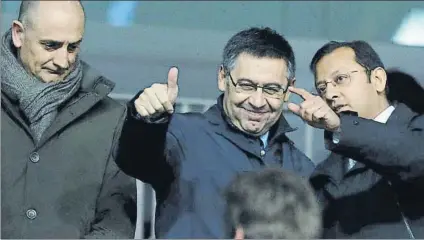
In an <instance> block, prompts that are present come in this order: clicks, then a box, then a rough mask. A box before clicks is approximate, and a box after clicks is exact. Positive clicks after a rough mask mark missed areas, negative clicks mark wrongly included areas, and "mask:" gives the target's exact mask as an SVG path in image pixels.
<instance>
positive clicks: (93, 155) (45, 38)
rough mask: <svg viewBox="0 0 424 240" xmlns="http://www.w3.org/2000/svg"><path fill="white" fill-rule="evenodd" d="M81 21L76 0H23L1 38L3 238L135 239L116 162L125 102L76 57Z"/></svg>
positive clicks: (132, 211) (127, 183)
mask: <svg viewBox="0 0 424 240" xmlns="http://www.w3.org/2000/svg"><path fill="white" fill-rule="evenodd" d="M84 25H85V15H84V10H83V7H82V5H81V3H80V2H79V1H39V2H38V1H24V2H22V4H21V8H20V13H19V20H16V21H13V23H12V27H11V29H10V30H9V31H8V32H7V33H6V34H5V35H4V36H3V37H2V43H1V44H2V45H1V50H2V54H1V87H2V89H1V100H2V101H1V107H2V108H1V121H2V131H1V135H2V136H1V137H2V142H1V157H2V159H1V160H2V163H1V164H2V166H1V223H2V225H1V237H2V238H133V237H134V230H135V222H136V219H135V218H136V217H135V216H136V201H135V197H136V196H135V195H136V183H135V180H134V179H133V178H130V177H128V176H126V175H125V174H123V173H122V172H121V171H120V170H119V169H118V168H117V166H116V165H115V163H114V160H113V159H114V157H115V146H116V142H117V140H118V138H119V136H120V133H121V128H122V123H123V121H124V118H125V116H126V109H125V107H124V106H122V105H120V104H119V103H117V102H115V101H114V100H112V99H110V98H109V97H107V95H108V94H109V93H110V92H111V91H112V89H113V87H114V83H112V82H110V81H109V80H107V79H105V78H104V77H102V76H101V75H99V74H98V73H97V72H96V71H95V70H93V69H92V68H90V67H89V66H88V65H87V64H86V63H84V62H82V61H81V60H80V59H79V58H78V52H79V45H80V43H81V41H82V38H83V34H84Z"/></svg>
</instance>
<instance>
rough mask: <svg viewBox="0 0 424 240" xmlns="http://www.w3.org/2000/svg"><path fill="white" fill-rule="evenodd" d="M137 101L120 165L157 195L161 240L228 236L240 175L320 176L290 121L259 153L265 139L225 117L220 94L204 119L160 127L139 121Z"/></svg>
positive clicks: (191, 117)
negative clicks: (228, 197) (230, 192)
mask: <svg viewBox="0 0 424 240" xmlns="http://www.w3.org/2000/svg"><path fill="white" fill-rule="evenodd" d="M133 101H134V99H133V100H132V101H130V102H129V104H128V107H129V111H128V112H129V114H128V116H127V119H126V122H125V123H124V127H123V130H122V135H121V138H120V143H119V144H120V145H119V151H118V156H117V158H116V163H117V164H118V166H119V167H120V168H121V169H122V170H123V171H124V172H125V173H127V174H128V175H130V176H132V177H135V178H137V179H140V180H141V181H143V182H146V183H149V184H151V185H152V187H153V188H154V190H155V191H156V197H157V208H156V223H155V226H156V229H155V231H156V237H158V238H228V237H229V236H228V235H226V234H227V226H225V221H224V211H225V204H224V200H223V197H222V190H223V188H224V187H225V186H226V185H227V184H228V183H229V182H230V180H232V179H233V178H234V177H235V175H236V174H237V173H240V172H243V171H251V170H256V169H261V168H264V167H275V166H277V167H281V168H283V169H286V170H289V171H293V172H296V173H298V174H299V175H301V176H304V177H309V175H310V174H311V173H312V171H313V170H314V164H313V163H312V161H311V160H310V159H309V158H307V157H306V156H305V155H304V154H303V153H302V152H300V151H299V150H298V149H297V148H296V147H295V146H294V144H293V142H291V141H290V140H289V139H288V138H287V137H286V135H285V133H287V132H289V131H294V130H295V129H293V128H291V127H290V126H289V125H288V123H287V121H286V120H285V119H284V117H281V119H280V120H279V122H278V124H276V125H275V126H274V127H273V128H272V129H271V131H270V135H269V140H268V145H267V147H266V148H265V154H262V155H261V150H262V147H261V141H260V139H259V138H254V137H251V136H248V135H246V134H244V133H243V132H241V131H239V130H237V129H236V128H235V127H234V126H233V125H232V124H231V123H230V121H228V120H227V118H226V117H225V115H224V112H223V108H222V96H221V97H220V98H218V104H216V105H214V106H212V107H211V108H210V109H209V110H208V111H207V112H206V113H204V114H201V113H185V114H173V115H172V116H170V119H169V121H168V122H167V123H161V124H152V123H150V124H149V123H145V122H143V121H141V120H138V119H137V118H136V117H135V116H136V115H135V114H136V112H135V109H134V103H133ZM262 153H263V151H262Z"/></svg>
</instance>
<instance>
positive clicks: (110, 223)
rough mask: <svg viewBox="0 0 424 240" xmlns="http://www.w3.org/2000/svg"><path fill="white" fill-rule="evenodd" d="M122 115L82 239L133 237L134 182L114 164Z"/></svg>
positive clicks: (135, 203)
mask: <svg viewBox="0 0 424 240" xmlns="http://www.w3.org/2000/svg"><path fill="white" fill-rule="evenodd" d="M125 114H126V111H124V113H123V116H122V118H121V121H120V123H119V124H118V126H117V129H116V130H115V134H114V137H113V138H114V139H113V143H112V144H113V145H112V148H111V153H110V156H109V159H108V162H107V165H106V169H105V173H104V176H103V182H102V187H101V189H100V194H99V196H98V198H97V202H96V209H95V218H94V221H93V222H92V223H91V226H90V228H89V231H88V234H86V236H85V238H96V239H98V238H100V239H116V238H122V239H131V238H134V234H135V227H136V220H137V199H136V198H137V188H136V180H135V179H134V178H132V177H129V176H127V175H126V174H125V173H123V172H122V171H121V170H120V169H119V168H118V166H117V165H116V164H115V161H114V158H115V156H116V146H117V139H118V137H119V134H120V132H121V129H122V123H123V120H124V116H125Z"/></svg>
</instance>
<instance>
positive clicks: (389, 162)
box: [325, 115, 424, 180]
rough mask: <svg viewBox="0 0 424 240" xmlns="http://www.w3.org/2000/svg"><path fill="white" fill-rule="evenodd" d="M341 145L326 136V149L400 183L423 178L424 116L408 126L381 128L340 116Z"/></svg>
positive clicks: (417, 117)
mask: <svg viewBox="0 0 424 240" xmlns="http://www.w3.org/2000/svg"><path fill="white" fill-rule="evenodd" d="M340 130H341V131H340V133H339V136H338V141H334V138H333V137H334V136H333V133H330V132H325V138H326V143H327V148H328V149H329V150H331V151H333V152H335V153H338V154H341V155H343V156H345V157H349V158H352V159H355V160H356V161H360V162H362V163H364V164H366V165H368V166H369V167H371V168H373V169H374V170H376V171H378V172H380V173H381V174H385V175H389V176H390V175H393V176H397V177H400V178H401V179H404V180H406V179H408V178H415V177H418V176H423V174H424V116H423V115H416V116H415V117H413V118H412V119H411V120H410V121H409V123H405V124H390V125H386V124H382V123H379V122H375V121H373V120H368V119H363V118H360V117H357V116H353V115H343V116H341V127H340Z"/></svg>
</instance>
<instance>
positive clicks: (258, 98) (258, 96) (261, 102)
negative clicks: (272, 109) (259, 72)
mask: <svg viewBox="0 0 424 240" xmlns="http://www.w3.org/2000/svg"><path fill="white" fill-rule="evenodd" d="M249 103H250V105H252V106H253V107H255V108H262V107H264V106H265V104H266V99H265V97H264V94H263V92H262V88H258V89H257V90H256V91H255V92H254V93H252V95H250V97H249Z"/></svg>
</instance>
